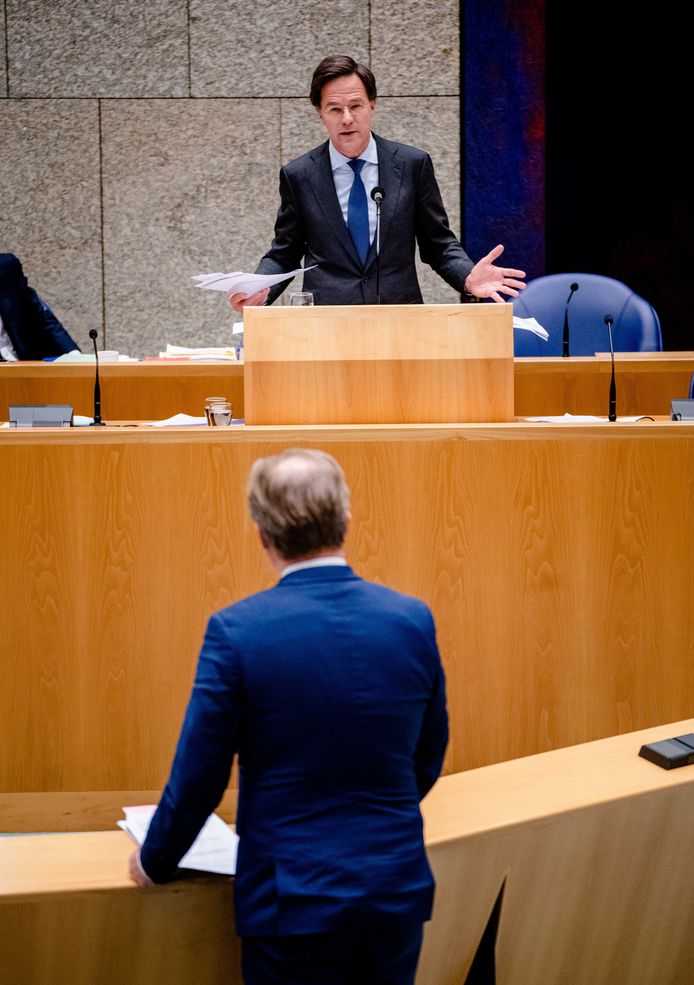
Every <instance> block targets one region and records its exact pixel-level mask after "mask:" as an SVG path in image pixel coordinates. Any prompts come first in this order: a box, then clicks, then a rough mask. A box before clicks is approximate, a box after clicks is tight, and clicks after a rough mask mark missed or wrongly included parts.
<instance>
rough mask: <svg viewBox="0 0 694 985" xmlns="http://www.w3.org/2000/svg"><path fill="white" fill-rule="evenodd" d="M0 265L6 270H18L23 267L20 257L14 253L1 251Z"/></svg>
mask: <svg viewBox="0 0 694 985" xmlns="http://www.w3.org/2000/svg"><path fill="white" fill-rule="evenodd" d="M0 267H4V268H5V269H6V270H17V271H20V270H21V269H22V265H21V263H20V262H19V257H16V256H15V255H14V253H0Z"/></svg>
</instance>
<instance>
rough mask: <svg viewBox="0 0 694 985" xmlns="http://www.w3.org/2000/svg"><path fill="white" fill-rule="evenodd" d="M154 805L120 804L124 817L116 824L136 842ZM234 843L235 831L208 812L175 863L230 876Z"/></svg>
mask: <svg viewBox="0 0 694 985" xmlns="http://www.w3.org/2000/svg"><path fill="white" fill-rule="evenodd" d="M156 809H157V808H156V805H155V804H144V805H142V806H138V807H124V808H123V813H124V814H125V820H124V821H118V822H117V823H118V827H119V828H122V830H123V831H125V832H127V833H128V834H129V835H130V837H131V838H132V839H133V841H134V842H135V843H136V844H137V845H141V844H142V843H143V841H144V840H145V837H146V836H147V831H148V829H149V824H150V821H151V820H152V817H153V816H154V812H155V811H156ZM238 844H239V837H238V835H237V834H236V832H235V831H234V830H233V829H232V828H230V827H229V825H228V824H225V823H224V821H223V820H222V819H221V817H220V816H219V814H210V816H209V817H208V819H207V820H206V821H205V824H204V825H203V828H202V830H201V831H200V834H199V835H198V836H197V838H196V839H195V841H194V842H193V845H192V847H191V848H190V850H189V851H188V852H186V854H185V855H184V856H183V858H182V859H181V861H180V862H179V863H178V865H179V868H181V869H195V870H196V871H198V872H215V873H217V874H218V875H222V876H233V875H234V874H235V873H236V853H237V850H238Z"/></svg>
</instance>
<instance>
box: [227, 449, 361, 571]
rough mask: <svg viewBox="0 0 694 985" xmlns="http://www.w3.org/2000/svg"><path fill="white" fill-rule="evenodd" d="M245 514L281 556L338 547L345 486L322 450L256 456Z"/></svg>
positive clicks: (346, 506)
mask: <svg viewBox="0 0 694 985" xmlns="http://www.w3.org/2000/svg"><path fill="white" fill-rule="evenodd" d="M246 491H247V495H248V506H249V509H250V511H251V516H252V517H253V519H254V520H255V522H256V523H257V524H258V526H259V527H260V529H261V530H262V532H263V534H264V535H265V537H266V539H267V540H268V541H269V543H270V544H271V545H272V546H273V547H274V548H275V550H276V551H277V552H278V553H279V554H280V555H281V556H282V557H283V558H285V559H287V560H292V559H293V558H300V557H306V556H308V555H311V554H317V553H319V552H321V551H325V550H329V549H330V548H335V549H339V548H340V547H342V543H343V541H344V539H345V534H346V532H347V520H348V514H349V487H348V485H347V482H346V481H345V476H344V472H343V471H342V469H341V468H340V466H339V465H338V463H337V462H336V461H335V459H334V458H333V457H332V455H328V454H326V452H323V451H315V450H312V449H306V448H290V449H287V450H286V451H283V452H281V453H280V454H279V455H270V456H268V457H267V458H259V459H257V461H255V462H254V463H253V466H252V468H251V471H250V474H249V476H248V485H247V489H246Z"/></svg>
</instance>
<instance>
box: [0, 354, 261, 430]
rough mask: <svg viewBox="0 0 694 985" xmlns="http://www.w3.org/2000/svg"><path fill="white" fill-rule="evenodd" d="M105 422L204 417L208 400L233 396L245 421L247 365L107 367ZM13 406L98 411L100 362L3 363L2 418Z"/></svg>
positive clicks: (104, 376) (103, 374) (0, 384)
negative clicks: (96, 373)
mask: <svg viewBox="0 0 694 985" xmlns="http://www.w3.org/2000/svg"><path fill="white" fill-rule="evenodd" d="M99 377H100V381H101V416H102V417H103V419H104V420H105V421H130V420H139V421H162V420H165V419H166V418H167V417H172V416H173V415H174V414H192V415H194V416H196V417H201V416H202V414H203V408H204V404H205V397H228V398H229V400H230V401H231V403H232V407H233V409H234V416H235V417H243V363H228V362H226V363H219V362H218V363H201V362H192V361H191V362H167V361H165V360H162V361H161V362H140V363H101V365H100V368H99ZM10 404H72V406H73V407H74V409H75V413H76V414H84V415H85V416H88V417H91V416H92V414H93V413H94V364H93V363H91V364H88V363H73V364H70V363H43V362H22V363H0V419H2V420H7V418H8V407H9V405H10Z"/></svg>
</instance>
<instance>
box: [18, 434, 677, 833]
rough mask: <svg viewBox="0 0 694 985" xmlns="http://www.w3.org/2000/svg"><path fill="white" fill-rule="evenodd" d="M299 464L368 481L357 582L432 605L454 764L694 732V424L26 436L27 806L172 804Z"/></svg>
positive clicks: (362, 499)
mask: <svg viewBox="0 0 694 985" xmlns="http://www.w3.org/2000/svg"><path fill="white" fill-rule="evenodd" d="M287 446H311V447H319V448H323V449H325V450H327V451H329V452H330V453H332V454H334V455H335V456H336V457H337V458H338V460H339V461H340V462H341V463H342V464H343V466H344V468H345V471H346V474H347V478H348V481H349V483H350V485H351V487H352V511H353V515H354V523H353V529H352V531H351V532H350V534H349V536H348V541H347V551H348V557H349V560H350V561H351V563H352V564H353V565H354V567H355V569H356V570H357V571H358V572H359V573H360V574H362V575H364V576H365V577H367V578H370V579H373V580H375V581H379V582H382V583H386V584H389V585H392V586H393V587H394V588H396V589H398V590H400V591H403V592H407V593H410V594H414V595H417V596H419V597H421V598H423V599H425V600H426V601H427V602H428V603H429V604H430V606H431V607H432V609H433V612H434V615H435V618H436V622H437V627H438V637H439V643H440V647H441V652H442V656H443V660H444V665H445V669H446V674H447V679H448V700H449V707H450V714H451V743H450V748H449V752H448V756H447V762H446V769H447V770H448V771H459V770H463V769H469V768H472V767H476V766H482V765H486V764H490V763H495V762H500V761H503V760H508V759H512V758H515V757H518V756H527V755H529V754H533V753H537V752H540V751H543V750H549V749H555V748H558V747H562V746H567V745H570V744H574V743H577V742H584V741H587V740H591V739H596V738H599V737H602V736H608V735H614V734H617V733H621V732H628V731H631V730H633V729H635V728H641V727H646V726H649V725H654V724H657V723H658V722H663V721H668V720H675V719H679V718H683V717H685V716H687V715H689V714H691V712H692V709H694V679H693V676H692V673H691V667H692V660H693V658H694V616H693V615H692V604H691V600H692V598H693V597H694V568H693V566H692V564H691V558H692V557H693V556H694V524H692V522H691V503H692V500H693V492H694V489H693V486H694V431H693V430H692V429H691V428H687V427H686V426H681V425H677V424H670V423H669V422H667V423H662V424H648V425H611V426H610V425H604V426H593V427H579V426H569V427H564V428H562V427H551V426H543V425H528V426H519V425H479V426H474V425H471V426H468V427H464V428H461V427H452V426H451V427H443V426H441V427H431V428H426V427H420V428H407V427H402V428H378V427H371V428H356V427H355V428H314V429H301V428H297V429H291V428H276V429H269V428H268V429H263V428H246V429H240V430H239V429H230V430H229V431H225V432H224V433H215V431H212V430H205V431H199V432H196V433H194V434H191V433H190V432H186V431H173V432H167V433H161V432H157V433H153V432H152V431H144V430H131V431H128V430H125V431H123V430H117V429H104V430H102V431H100V432H98V433H95V432H94V430H93V429H92V430H91V431H89V432H85V431H69V432H60V433H59V434H56V433H53V434H51V433H47V432H34V433H26V434H21V433H9V432H6V433H4V434H2V435H0V474H2V476H3V482H2V484H0V515H1V516H2V517H3V519H4V524H5V531H4V534H3V551H2V558H1V561H0V597H1V598H2V599H3V600H4V616H3V631H2V634H1V636H0V747H1V748H2V750H3V754H2V757H0V791H2V792H3V795H4V796H3V801H2V804H4V805H6V809H7V811H8V813H10V814H11V813H12V812H13V811H15V813H17V812H19V814H21V812H22V810H23V809H24V808H23V807H22V804H21V803H19V802H15V804H14V807H12V802H11V797H12V796H14V795H20V794H30V793H37V792H54V793H69V792H74V793H77V792H80V791H93V792H96V794H97V795H99V796H100V795H103V793H104V792H108V791H116V792H118V791H127V790H134V791H151V790H158V789H161V787H162V786H163V784H164V782H165V780H166V777H167V774H168V768H169V765H170V762H171V758H172V754H173V750H174V746H175V741H176V737H177V735H178V731H179V728H180V724H181V719H182V715H183V711H184V708H185V704H186V701H187V697H188V694H189V690H190V686H191V683H192V679H193V674H194V668H195V661H196V656H197V652H198V648H199V645H200V643H201V640H202V636H203V633H204V629H205V624H206V620H207V618H208V617H209V615H210V614H211V613H212V612H213V611H215V610H216V609H218V608H220V607H222V606H224V605H227V604H229V603H231V602H233V601H235V600H237V599H239V598H241V597H243V596H245V595H247V594H249V593H251V592H254V591H256V590H258V589H261V588H264V587H266V586H268V585H270V584H271V583H272V580H273V579H272V576H271V574H270V571H269V570H268V569H267V568H266V566H265V563H264V560H263V557H262V556H261V552H260V549H259V547H258V545H257V543H256V538H255V535H254V532H253V530H252V528H251V524H250V522H249V520H248V518H247V514H246V506H245V502H244V484H245V479H246V475H247V472H248V469H249V467H250V464H251V462H252V461H253V460H254V459H255V458H256V457H258V456H260V455H265V454H270V453H274V452H277V451H279V450H281V449H282V448H284V447H287ZM99 792H101V794H99ZM97 801H98V796H97ZM25 806H26V802H25ZM15 809H16V810H15ZM24 816H25V818H26V815H24ZM5 820H7V818H5ZM112 821H113V815H112V814H109V813H108V812H106V813H105V814H104V816H103V817H102V822H103V823H104V824H106V825H109V824H110V823H112ZM25 823H27V824H29V823H30V822H29V820H28V818H26V820H25ZM48 828H49V829H51V827H50V824H48ZM0 830H7V827H5V826H4V825H3V818H2V815H1V812H0ZM53 830H55V829H53Z"/></svg>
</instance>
